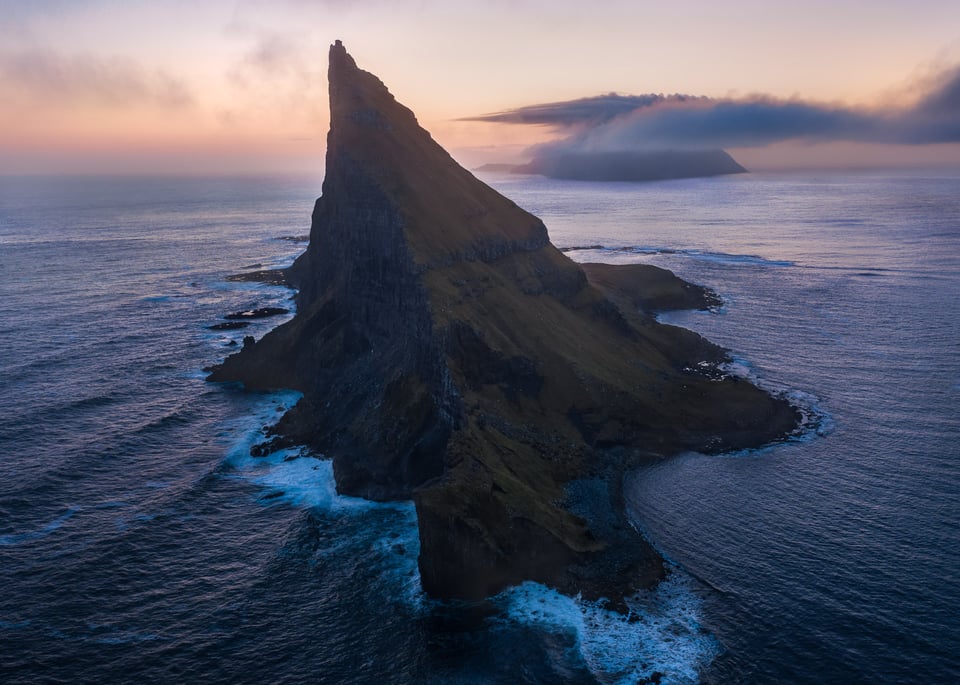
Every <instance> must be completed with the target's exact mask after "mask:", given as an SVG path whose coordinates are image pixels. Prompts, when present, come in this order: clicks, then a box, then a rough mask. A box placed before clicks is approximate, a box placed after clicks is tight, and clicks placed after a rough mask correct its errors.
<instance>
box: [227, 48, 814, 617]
mask: <svg viewBox="0 0 960 685" xmlns="http://www.w3.org/2000/svg"><path fill="white" fill-rule="evenodd" d="M329 75H330V108H331V127H330V133H329V136H328V146H327V164H326V169H327V175H326V178H325V180H324V183H323V195H322V197H321V198H320V199H319V200H318V201H317V204H316V207H315V209H314V213H313V224H312V227H311V235H310V244H309V247H308V249H307V250H306V252H305V253H304V254H303V255H302V256H301V257H300V258H299V259H298V260H297V261H296V263H295V264H294V266H293V267H292V268H291V269H290V270H289V272H288V274H287V275H288V277H289V279H290V280H291V282H293V283H294V284H295V285H296V286H297V287H298V288H299V294H298V303H297V304H298V312H297V315H296V316H295V317H294V319H293V320H291V321H290V322H288V323H286V324H284V325H282V326H280V327H278V328H277V329H275V330H274V331H272V332H271V333H269V334H267V335H266V336H264V337H263V339H261V340H260V341H259V342H256V343H255V344H251V345H246V346H245V347H244V349H243V350H242V351H240V352H239V353H237V354H235V355H233V356H231V357H229V358H228V359H227V360H226V361H225V362H224V363H223V364H222V365H220V366H219V367H217V368H216V369H215V370H214V372H213V373H212V374H211V377H210V379H211V380H215V381H242V382H243V383H244V384H245V385H246V386H247V387H249V388H257V389H270V388H294V389H297V390H300V391H302V392H303V393H304V397H303V399H302V400H301V401H300V402H299V403H298V405H297V406H296V407H294V408H293V409H292V410H291V411H290V412H288V413H287V415H285V416H284V417H283V419H281V421H280V423H279V424H278V426H277V428H276V434H277V438H276V439H277V441H278V443H284V442H298V443H301V442H302V443H307V444H309V445H311V446H313V447H315V448H316V449H318V450H320V451H323V452H324V453H326V454H328V455H332V457H333V459H334V472H335V475H336V478H337V487H338V489H339V490H340V491H341V492H344V493H349V494H355V495H361V496H364V497H370V498H377V499H390V498H413V500H414V501H415V503H416V507H417V514H418V519H419V526H420V539H421V553H420V569H421V578H422V582H423V585H424V588H425V589H426V590H427V591H428V592H431V593H432V594H434V595H437V596H442V597H461V598H479V597H483V596H487V595H489V594H492V593H495V592H497V591H499V590H501V589H503V588H504V587H506V586H508V585H510V584H514V583H517V582H521V581H523V580H528V579H529V580H538V581H542V582H545V583H548V584H550V585H553V586H555V587H558V588H560V589H562V590H565V591H568V592H583V593H584V595H585V596H601V595H605V596H608V597H610V598H612V599H614V600H615V601H616V600H617V599H618V598H619V597H622V595H623V594H624V593H626V592H629V591H631V590H632V589H633V588H635V587H638V586H642V585H649V584H650V583H652V582H654V581H655V580H656V579H657V578H659V577H660V575H661V574H662V564H661V560H660V558H659V556H658V555H657V554H656V552H655V551H654V550H653V549H652V548H650V547H649V545H647V544H646V543H645V542H644V541H643V540H642V539H641V538H640V537H639V536H637V535H636V534H635V533H634V532H633V531H632V530H631V529H630V527H629V524H628V522H626V520H625V519H624V514H623V508H622V506H621V503H620V489H619V483H620V477H621V474H622V471H623V469H625V468H629V467H630V466H632V465H635V464H637V463H639V462H640V461H641V460H643V459H649V458H653V457H656V456H662V455H667V454H670V453H674V452H676V451H679V450H682V449H691V448H693V449H726V448H739V447H746V446H751V445H757V444H760V443H763V442H766V441H769V440H772V439H777V438H779V437H781V436H783V435H784V434H786V433H787V432H789V431H790V430H792V429H793V428H794V426H795V424H796V420H797V417H796V412H795V411H794V410H793V409H792V408H791V407H790V406H789V405H787V404H786V403H785V402H783V401H782V400H778V399H774V398H771V397H769V396H768V395H767V394H765V393H763V392H762V391H760V390H758V389H757V388H755V387H754V386H752V385H750V384H749V383H746V382H743V381H736V380H734V379H730V378H721V377H720V376H719V375H718V374H716V373H714V374H706V373H702V372H701V371H699V369H703V368H704V367H706V366H709V365H712V364H715V363H717V362H720V361H722V360H723V359H724V358H725V356H724V353H723V351H722V350H720V349H719V348H717V347H716V346H714V345H712V344H711V343H709V342H707V341H706V340H704V339H703V338H701V337H700V336H698V335H696V334H694V333H691V332H689V331H686V330H683V329H678V328H674V327H670V326H665V325H661V324H658V323H657V322H656V321H655V320H654V319H653V318H652V316H651V315H650V314H649V313H647V312H645V311H643V310H641V309H638V306H644V307H646V308H647V309H648V310H651V309H658V308H668V307H669V306H672V305H670V304H668V300H667V299H665V298H666V295H664V297H663V298H660V300H658V299H657V298H658V296H651V297H649V298H647V299H644V298H643V297H640V296H639V295H638V291H639V290H642V289H638V288H637V287H631V283H632V281H631V278H630V274H631V273H635V274H640V273H641V272H642V271H643V269H644V267H634V268H633V270H632V271H631V269H630V268H628V269H626V270H622V269H618V270H616V271H613V272H612V271H610V270H609V269H605V268H603V267H597V268H593V269H592V270H591V278H592V279H593V280H595V281H597V285H596V286H595V285H593V284H592V283H591V282H590V280H589V279H588V277H587V274H586V273H585V272H584V270H583V269H581V268H580V267H579V266H578V265H577V264H575V263H574V262H572V261H571V260H570V259H568V258H567V257H566V256H565V255H563V254H562V253H560V252H559V251H558V250H557V249H556V248H554V247H553V245H551V244H550V242H549V240H548V237H547V231H546V228H545V227H544V225H543V223H542V222H541V221H540V220H539V219H537V218H536V217H534V216H532V215H531V214H529V213H527V212H525V211H524V210H522V209H520V208H519V207H517V206H516V205H515V204H514V203H513V202H511V201H510V200H508V199H506V198H505V197H503V196H501V195H500V194H498V193H497V192H496V191H494V190H492V189H491V188H489V187H487V186H486V185H484V184H483V183H481V182H480V181H478V180H477V179H476V178H474V177H473V176H472V175H471V174H470V173H469V172H467V171H466V170H465V169H463V168H461V167H460V166H459V165H458V164H457V163H456V162H455V161H454V160H453V159H452V158H451V157H450V156H449V155H448V154H447V153H446V152H445V151H444V150H443V149H442V148H441V147H440V146H439V145H438V144H437V143H435V142H434V141H433V140H432V138H431V137H430V135H429V134H428V133H427V132H426V131H425V130H423V129H422V128H421V127H420V126H419V125H418V124H417V121H416V119H415V117H414V115H413V113H412V112H410V110H408V109H407V108H405V107H403V106H402V105H400V104H399V103H397V102H396V101H395V100H394V98H393V96H392V95H390V93H389V92H388V91H387V89H386V88H385V87H384V85H383V84H382V83H381V82H380V81H379V80H378V79H377V78H376V77H375V76H373V75H372V74H369V73H367V72H365V71H362V70H360V69H358V68H357V66H356V64H355V63H354V61H353V59H352V58H351V57H350V56H349V55H348V54H347V53H346V51H345V50H344V48H343V47H342V45H340V44H339V42H338V43H337V44H335V45H333V46H332V47H331V50H330V68H329ZM646 273H647V274H648V275H650V272H646ZM671 276H672V275H671ZM652 278H653V281H656V282H658V283H660V284H668V285H669V287H668V285H664V287H665V288H666V289H667V290H669V291H670V292H674V293H675V291H677V284H676V283H675V282H673V281H671V280H670V279H669V278H668V277H665V276H664V275H663V274H655V275H653V276H652ZM673 278H675V277H673ZM677 280H679V279H677ZM653 281H651V282H653ZM664 292H666V290H665V291H664ZM688 294H689V293H688ZM694 299H695V298H694ZM658 301H659V302H660V304H663V305H664V306H662V307H658V306H657V302H658ZM693 301H694V300H689V301H687V304H683V305H681V306H688V304H689V303H690V302H693Z"/></svg>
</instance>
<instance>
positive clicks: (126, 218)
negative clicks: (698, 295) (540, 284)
mask: <svg viewBox="0 0 960 685" xmlns="http://www.w3.org/2000/svg"><path fill="white" fill-rule="evenodd" d="M489 180H490V182H491V183H493V184H494V185H496V186H497V187H498V188H500V189H501V190H502V191H503V192H504V193H506V194H507V195H508V196H510V197H511V198H513V199H515V200H516V201H517V202H518V203H519V204H521V206H524V207H526V208H527V209H530V210H531V211H533V212H534V213H536V214H538V215H540V216H541V217H543V219H544V220H545V221H546V223H547V226H548V228H549V229H550V232H551V237H552V238H553V240H554V242H555V243H556V244H558V245H559V246H561V247H564V248H577V247H580V248H587V249H578V250H573V251H571V252H570V253H569V254H570V255H571V256H572V257H574V258H575V259H578V260H581V261H585V260H602V261H612V262H633V261H642V262H651V263H655V264H658V265H661V266H666V267H668V268H670V269H673V270H675V271H676V272H677V273H679V274H680V275H682V276H684V277H686V278H688V279H690V280H693V281H696V282H699V283H704V284H707V285H709V286H711V287H713V288H714V289H716V290H717V291H718V292H719V293H720V294H721V295H722V296H723V297H724V299H725V302H726V305H725V307H724V309H723V310H722V312H720V313H712V314H706V313H682V314H671V315H668V316H665V317H664V318H665V319H667V320H669V321H671V322H673V323H677V324H679V325H684V326H688V327H691V328H693V329H695V330H697V331H700V332H702V333H704V334H705V335H707V337H709V338H711V339H713V340H715V341H717V342H719V343H721V344H723V345H725V346H727V347H729V348H730V349H731V350H732V351H733V353H734V355H735V356H736V359H737V362H736V366H735V369H734V370H735V371H736V372H738V373H743V374H745V375H749V376H750V377H751V378H753V379H755V380H756V381H757V382H760V383H762V384H764V385H765V386H766V387H768V388H770V389H771V390H773V391H777V392H784V393H788V394H790V396H792V397H793V398H794V399H795V401H797V402H798V403H799V404H801V405H802V406H804V407H806V408H808V409H809V410H810V411H811V413H812V414H813V415H814V416H815V417H816V422H815V426H816V427H815V429H812V430H811V431H810V432H809V433H808V434H807V435H805V436H803V438H802V439H800V440H798V441H796V442H793V443H789V444H784V445H779V446H777V447H774V448H770V449H765V450H759V451H753V452H746V453H740V454H733V455H720V456H703V455H698V454H688V455H682V456H679V457H677V458H674V459H672V460H669V461H666V462H663V463H661V464H659V465H657V466H654V467H650V468H648V469H644V470H641V471H638V472H636V473H634V474H632V475H631V476H630V477H629V479H628V488H627V491H628V494H629V508H630V513H631V516H632V517H633V519H634V521H635V523H636V525H637V526H638V527H639V528H640V529H642V530H643V531H644V532H645V533H646V534H647V535H648V536H649V537H650V539H651V540H652V541H653V542H654V543H655V544H656V545H657V546H658V547H659V548H660V549H661V550H662V551H663V552H664V553H665V554H666V555H668V556H669V558H670V559H672V560H673V561H674V562H675V564H676V570H675V571H674V572H673V573H672V574H671V576H670V580H669V581H668V582H666V583H664V584H662V585H661V586H660V587H659V588H658V589H657V590H655V591H654V592H652V593H650V595H648V596H645V597H640V598H638V599H637V600H636V603H635V608H636V610H637V612H638V615H639V616H640V617H641V620H639V621H635V622H627V621H625V620H624V619H622V618H621V617H619V616H618V615H615V614H611V613H609V612H606V611H605V610H603V609H602V608H601V607H597V606H594V605H590V604H588V603H585V602H580V601H578V600H576V599H575V598H568V597H563V596H560V595H558V594H556V593H554V592H552V591H550V590H549V589H547V588H543V587H541V586H537V585H534V584H527V585H524V586H522V587H520V588H517V589H515V590H512V591H509V592H507V593H505V594H504V595H502V596H500V597H498V598H496V599H495V600H494V601H493V602H492V603H491V604H490V605H489V606H482V607H468V606H457V605H442V604H438V603H435V602H433V601H431V600H429V599H427V598H426V597H424V596H423V595H422V593H421V592H420V590H419V578H418V575H417V568H416V556H417V551H418V550H417V536H416V515H415V513H414V511H413V508H412V507H411V506H410V505H409V504H403V503H400V504H393V505H378V504H372V503H369V502H365V501H363V500H357V499H352V498H346V497H341V496H339V495H337V494H336V491H335V488H334V486H333V480H332V474H331V469H330V466H329V463H328V462H325V461H322V460H319V459H315V458H313V457H309V456H303V455H301V454H300V453H299V451H297V450H289V451H286V452H283V453H278V454H274V455H271V456H270V457H267V458H259V459H257V458H253V457H250V456H249V452H248V448H249V446H250V445H251V444H253V443H254V442H256V441H258V439H259V438H260V437H261V433H260V431H261V429H262V427H263V426H264V425H266V424H269V423H270V422H272V421H274V420H275V419H276V417H277V416H278V415H279V411H282V409H283V408H284V407H286V406H289V405H290V403H292V402H294V401H296V396H295V395H293V394H292V393H287V394H284V393H281V394H274V395H249V394H244V393H242V392H240V391H238V390H237V389H235V388H230V387H223V386H217V385H211V384H208V383H206V382H205V381H204V380H203V377H204V374H203V372H202V369H203V367H204V366H207V365H209V364H211V363H214V362H216V361H218V360H219V359H220V358H222V357H223V356H224V355H225V354H228V353H229V352H230V350H231V349H233V348H232V347H231V344H232V343H235V342H237V341H239V340H241V339H242V337H243V336H244V335H251V334H252V335H256V336H259V335H262V334H263V333H264V332H265V331H266V330H269V328H270V327H272V326H273V325H275V324H276V323H277V322H278V321H279V320H278V319H266V320H263V321H259V322H255V323H253V324H252V325H251V326H250V327H249V328H247V329H244V330H238V331H212V330H209V328H208V326H210V325H211V324H214V323H216V322H218V321H220V320H221V317H222V316H223V315H224V314H227V313H229V312H234V311H239V310H243V309H249V308H254V307H258V306H265V305H276V306H287V307H289V306H290V304H289V301H288V298H289V292H288V291H286V290H284V289H282V288H277V287H272V286H266V285H257V284H242V283H230V282H227V281H225V280H224V277H225V276H226V275H227V274H231V273H236V272H238V271H242V270H243V269H244V268H247V267H249V268H253V267H254V265H257V264H260V265H262V266H263V267H269V266H277V265H283V264H286V263H289V262H290V261H291V260H292V258H293V257H294V256H295V255H296V254H297V253H298V252H299V251H300V250H301V249H302V247H303V245H302V244H298V243H295V242H292V241H289V240H282V239H281V238H284V237H293V236H299V235H303V234H305V233H306V232H307V226H308V223H309V214H310V210H311V208H312V203H313V199H314V197H315V196H316V195H317V194H318V192H319V185H320V184H319V179H318V178H314V179H309V178H269V179H254V178H247V179H176V178H172V179H171V178H156V179H144V178H140V179H129V178H127V179H108V178H19V179H18V178H3V179H0V322H2V325H0V682H4V683H37V682H69V683H80V682H91V683H92V682H164V683H165V682H170V683H175V682H176V683H179V682H236V683H263V682H271V683H309V682H324V683H326V682H329V683H339V682H345V683H390V682H393V683H406V682H440V683H458V682H464V683H491V682H496V683H518V682H519V683H552V682H569V683H595V682H599V683H621V682H622V683H635V682H638V681H643V680H644V679H645V678H650V677H654V676H656V674H657V673H659V674H662V680H661V682H664V683H667V682H670V683H690V682H697V681H700V682H705V683H740V682H743V683H779V682H794V683H884V682H890V683H897V682H929V683H951V682H960V657H958V656H957V654H958V645H960V533H958V530H960V467H958V459H960V447H958V445H960V411H958V410H960V297H958V295H960V175H956V174H950V173H947V172H943V171H937V172H929V173H918V172H912V173H896V174H880V173H874V174H857V175H853V174H829V175H814V174H794V175H782V176H774V175H747V176H737V177H730V178H719V179H707V180H691V181H679V182H666V183H654V184H646V185H633V184H586V183H572V182H558V181H548V180H545V179H535V178H522V177H491V178H490V179H489Z"/></svg>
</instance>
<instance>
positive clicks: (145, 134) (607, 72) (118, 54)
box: [0, 0, 960, 174]
mask: <svg viewBox="0 0 960 685" xmlns="http://www.w3.org/2000/svg"><path fill="white" fill-rule="evenodd" d="M336 39H342V40H343V42H344V44H345V46H346V47H347V50H348V51H349V52H350V53H351V54H352V55H353V57H354V58H355V59H356V60H357V62H358V64H359V65H360V67H361V68H363V69H366V70H368V71H371V72H373V73H375V74H377V75H378V76H379V77H380V78H381V79H382V80H383V81H384V82H385V83H386V84H387V86H388V87H389V88H390V90H391V92H392V93H393V94H394V95H395V96H396V97H397V98H398V99H399V100H400V101H401V102H403V103H404V104H406V105H407V106H408V107H410V108H411V109H413V110H414V112H416V113H417V116H418V119H419V120H420V122H421V124H423V125H424V126H425V127H426V128H427V129H428V130H430V131H431V132H432V134H433V135H434V138H436V139H437V140H438V141H439V142H440V143H441V144H443V145H444V146H445V147H447V148H448V149H449V150H450V151H451V152H452V153H453V154H454V155H455V156H456V157H457V158H458V159H459V160H461V161H462V162H463V163H465V164H467V165H468V166H470V165H476V164H480V163H484V162H497V161H519V160H521V159H522V158H523V157H524V155H527V154H528V150H529V148H530V146H532V145H538V144H540V145H542V144H554V143H556V141H557V140H558V139H561V140H573V139H576V140H577V141H578V144H582V143H583V141H586V140H589V141H604V144H610V141H614V140H615V141H624V140H636V139H638V137H639V136H640V135H641V134H642V135H644V136H647V137H648V139H649V137H650V136H654V137H656V136H662V135H666V134H665V133H664V131H665V126H667V123H669V124H670V126H668V127H667V128H669V133H670V135H671V136H672V138H671V140H672V141H673V142H672V143H671V144H675V143H676V140H675V139H677V138H678V137H683V136H687V137H689V135H691V132H692V131H694V130H695V129H696V126H700V127H701V128H702V127H703V126H705V125H711V126H712V125H714V124H713V123H710V122H713V121H715V120H713V119H709V118H705V117H706V114H704V112H705V111H707V110H709V112H710V114H711V116H713V115H716V114H717V113H718V112H729V111H733V110H736V111H737V112H740V113H743V112H746V111H747V108H752V109H749V111H750V112H753V113H756V111H757V107H758V106H759V105H763V106H765V107H766V109H765V110H764V111H765V112H768V113H769V111H773V112H775V113H777V116H780V119H776V122H779V123H777V124H776V126H780V127H781V129H782V130H783V131H785V132H784V133H782V134H780V135H779V136H767V137H766V138H763V139H762V140H760V139H758V138H757V137H756V136H745V135H743V134H742V132H741V135H740V137H732V138H723V137H714V138H713V139H711V140H710V141H709V144H711V145H719V146H723V147H725V148H726V149H728V150H730V151H731V152H732V153H733V154H734V156H735V157H736V158H737V159H738V160H739V161H741V163H744V164H746V165H747V166H748V167H750V168H778V167H790V166H806V167H815V166H859V165H868V166H869V165H885V164H890V163H898V164H927V163H937V164H956V165H960V143H958V142H956V141H957V140H958V139H960V136H958V137H953V136H952V133H951V131H952V129H951V125H952V122H956V121H958V120H960V111H958V110H960V106H958V102H954V101H952V100H950V101H947V99H945V98H946V96H944V97H941V98H940V100H938V101H937V103H940V105H939V106H940V109H939V110H938V112H939V115H938V116H939V118H938V119H937V120H936V121H935V122H933V123H929V122H928V120H927V119H923V118H922V117H920V116H919V114H925V113H926V112H928V111H932V110H930V108H927V109H924V108H923V103H928V104H929V103H930V102H933V100H935V99H936V96H937V93H939V92H940V91H938V89H943V88H944V84H945V83H947V82H948V81H949V79H950V77H951V76H952V75H953V74H960V71H955V70H956V69H957V66H958V65H960V2H957V1H956V0H912V1H903V0H870V1H866V0H846V1H843V0H829V1H827V0H806V1H805V2H786V1H781V0H762V1H761V0H727V1H726V2H722V3H720V2H715V1H707V0H671V2H656V3H654V2H645V1H643V0H632V1H628V0H607V1H604V0H594V1H593V2H582V1H574V0H552V1H547V0H486V1H481V0H469V1H467V0H464V1H459V2H458V1H457V0H445V1H441V0H392V1H388V0H189V1H188V0H166V1H160V0H140V1H138V0H0V98H2V99H0V174H4V173H6V174H15V173H274V172H314V171H322V165H323V152H324V141H325V136H326V129H327V125H328V115H327V84H326V59H327V50H328V48H329V45H330V43H332V42H333V41H334V40H336ZM608 93H621V94H632V95H643V94H664V95H671V94H684V95H688V96H696V97H697V98H700V99H699V100H697V102H699V103H700V104H699V105H698V107H697V108H694V109H691V110H685V111H684V112H683V117H685V119H683V120H684V121H694V120H696V121H697V122H699V123H696V124H690V125H689V126H688V128H687V129H684V131H686V133H683V132H681V133H682V135H681V133H677V130H676V129H677V126H676V125H675V122H676V121H677V120H678V119H677V117H676V115H675V112H673V111H672V110H669V107H670V106H673V107H676V105H677V102H676V101H669V100H668V101H667V103H666V104H665V105H664V104H662V103H661V105H658V107H655V108H653V109H652V110H649V111H644V112H635V113H632V114H629V113H628V119H629V122H628V123H629V126H627V125H626V124H624V121H625V120H618V121H617V123H616V126H615V127H614V128H610V124H609V120H604V121H602V122H600V124H598V123H597V122H596V121H584V122H579V123H577V124H576V125H574V126H572V127H571V126H570V125H569V124H559V123H557V122H555V121H553V122H550V121H548V122H538V123H534V124H530V123H527V124H519V123H515V122H511V121H502V120H497V118H496V117H489V116H486V118H484V117H485V115H491V114H498V113H505V112H516V111H520V110H522V109H523V108H526V107H529V106H531V105H538V104H543V103H568V102H571V101H579V100H582V99H583V98H590V97H594V96H598V95H601V94H608ZM951 97H952V96H951ZM941 101H942V102H941ZM944 102H945V103H946V104H945V105H944V104H943V103H944ZM791 107H792V108H793V109H790V108H791ZM798 107H799V108H800V110H802V111H804V112H808V113H809V112H813V113H816V114H817V116H820V115H821V114H822V113H824V112H830V113H833V114H836V113H838V112H839V113H840V114H841V117H840V118H841V119H843V121H846V122H847V124H846V129H844V130H847V131H850V130H853V129H856V130H858V131H859V130H860V129H859V128H858V126H859V124H860V123H863V122H867V121H869V122H873V124H872V125H875V126H876V127H878V128H877V130H880V129H881V128H883V126H887V124H889V123H890V122H900V123H901V124H902V126H901V129H899V130H905V129H904V127H905V126H906V125H907V123H909V124H910V125H911V126H913V127H914V128H913V129H911V130H917V129H922V130H927V128H928V127H935V128H936V130H937V131H939V132H940V134H938V135H937V136H926V138H925V137H924V136H922V135H914V136H913V137H904V135H899V134H898V135H893V134H892V133H888V134H885V135H882V136H881V135H879V134H876V135H872V136H866V135H863V134H861V133H858V134H856V135H850V134H847V133H838V132H836V131H833V129H831V131H833V132H831V133H830V134H829V135H823V129H822V128H818V129H816V130H815V131H813V133H811V130H810V129H809V126H808V127H807V128H804V129H802V130H799V132H798V133H797V132H796V131H795V130H794V129H792V128H790V127H789V126H787V125H786V124H785V123H784V122H785V121H786V119H784V118H783V117H784V116H785V112H787V111H788V110H789V111H790V112H792V113H794V114H795V113H796V111H798V110H797V108H798ZM804 108H806V109H804ZM918 113H919V114H918ZM653 114H656V115H657V117H659V118H655V117H654V116H653ZM913 115H917V116H913ZM909 116H913V118H909V119H908V117H909ZM698 117H699V119H698ZM844 117H846V118H844ZM608 119H609V118H608ZM741 121H743V120H741ZM745 121H746V124H744V126H752V125H754V122H755V121H756V120H753V119H749V120H745ZM790 121H794V119H790ZM931 121H932V120H931ZM665 122H666V123H665ZM705 122H707V123H705ZM850 122H853V123H852V124H851V123H850ZM858 122H859V123H858ZM884 122H886V123H884ZM760 123H763V124H764V125H766V126H768V127H769V126H771V125H772V124H771V120H769V119H764V120H762V121H761V122H760ZM881 124H882V125H881ZM840 128H843V127H840ZM781 129H778V130H781ZM883 130H885V131H888V132H889V131H892V130H893V129H891V128H889V126H887V128H885V129H883ZM931 130H932V129H931ZM624 131H628V132H629V136H628V135H626V134H625V133H624ZM837 131H839V129H837ZM795 133H796V135H795ZM681 142H682V141H681ZM618 144H620V143H619V142H618ZM631 144H632V143H631ZM704 144H707V143H706V142H705V143H704Z"/></svg>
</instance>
